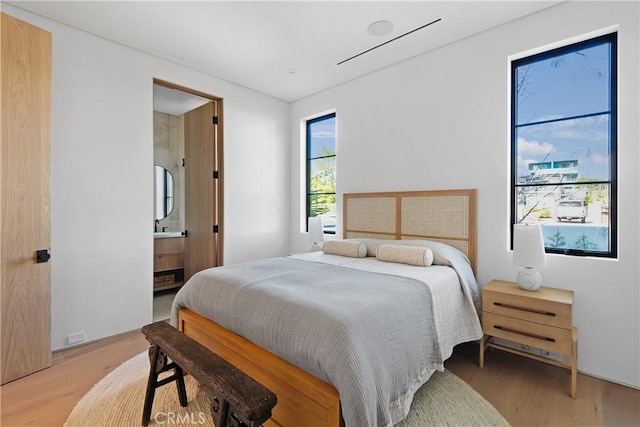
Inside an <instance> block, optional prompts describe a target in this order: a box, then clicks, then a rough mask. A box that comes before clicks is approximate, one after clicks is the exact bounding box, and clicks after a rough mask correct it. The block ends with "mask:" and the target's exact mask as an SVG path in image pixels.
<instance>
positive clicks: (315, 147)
mask: <svg viewBox="0 0 640 427" xmlns="http://www.w3.org/2000/svg"><path fill="white" fill-rule="evenodd" d="M306 134H307V186H306V188H307V217H315V216H320V217H321V218H322V228H323V230H324V232H325V233H327V234H335V226H336V115H335V113H332V114H328V115H326V116H322V117H317V118H315V119H312V120H308V121H307V132H306Z"/></svg>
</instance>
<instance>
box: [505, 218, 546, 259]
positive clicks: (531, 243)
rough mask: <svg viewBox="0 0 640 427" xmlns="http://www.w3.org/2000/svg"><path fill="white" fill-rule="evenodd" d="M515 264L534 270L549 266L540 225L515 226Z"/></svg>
mask: <svg viewBox="0 0 640 427" xmlns="http://www.w3.org/2000/svg"><path fill="white" fill-rule="evenodd" d="M513 264H514V265H518V266H520V267H533V268H536V267H544V266H545V265H547V257H546V256H545V252H544V240H543V237H542V227H540V225H534V224H515V225H514V226H513Z"/></svg>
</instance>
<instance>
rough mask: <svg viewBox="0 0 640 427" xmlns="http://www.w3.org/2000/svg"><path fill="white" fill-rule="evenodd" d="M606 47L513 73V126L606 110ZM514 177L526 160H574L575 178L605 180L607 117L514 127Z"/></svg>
mask: <svg viewBox="0 0 640 427" xmlns="http://www.w3.org/2000/svg"><path fill="white" fill-rule="evenodd" d="M609 78H610V76H609V45H608V44H607V45H600V46H595V47H592V48H589V49H585V50H582V51H579V52H575V53H570V54H567V55H562V56H560V57H554V58H549V59H547V60H544V61H541V62H537V63H534V64H530V65H526V66H524V67H520V68H519V69H518V76H517V79H518V84H519V86H520V88H519V103H518V105H517V124H519V125H520V124H527V123H536V122H546V121H548V120H553V119H562V118H565V117H576V116H581V115H586V114H593V113H598V112H608V111H609ZM517 136H518V175H519V176H522V175H523V174H527V173H528V172H529V170H528V165H529V163H532V162H541V161H553V160H574V159H575V160H578V166H577V169H578V172H579V176H580V177H581V178H585V179H590V180H598V181H600V180H608V179H609V172H610V171H609V114H602V115H596V116H589V117H584V118H577V119H570V120H560V121H555V122H551V123H543V124H539V125H532V126H526V127H520V128H518V135H517Z"/></svg>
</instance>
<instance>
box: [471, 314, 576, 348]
mask: <svg viewBox="0 0 640 427" xmlns="http://www.w3.org/2000/svg"><path fill="white" fill-rule="evenodd" d="M482 330H483V331H484V333H485V334H487V335H491V336H494V337H499V338H504V339H506V340H510V341H515V342H519V343H522V344H527V345H530V346H532V347H538V348H542V349H545V350H549V351H554V352H557V353H561V354H568V355H570V354H571V329H562V328H556V327H553V326H547V325H542V324H540V323H535V322H529V321H526V320H520V319H515V318H513V317H508V316H501V315H499V314H493V313H488V312H486V311H485V312H483V314H482Z"/></svg>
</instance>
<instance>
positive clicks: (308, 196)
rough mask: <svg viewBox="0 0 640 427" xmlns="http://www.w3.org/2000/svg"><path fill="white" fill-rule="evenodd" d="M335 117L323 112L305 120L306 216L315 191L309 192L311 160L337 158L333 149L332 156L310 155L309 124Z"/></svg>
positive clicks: (309, 212) (307, 225)
mask: <svg viewBox="0 0 640 427" xmlns="http://www.w3.org/2000/svg"><path fill="white" fill-rule="evenodd" d="M331 118H333V119H335V118H336V113H335V112H333V113H329V114H324V115H322V116H318V117H314V118H313V119H309V120H307V122H306V128H305V133H306V153H305V158H306V163H305V164H306V168H307V170H306V184H305V198H306V202H305V203H306V218H309V217H310V216H311V196H313V195H314V194H315V193H311V161H312V160H317V159H322V158H330V157H333V158H337V154H336V152H335V150H334V154H333V155H332V156H321V157H310V154H311V126H312V125H313V124H314V123H317V122H321V121H324V120H328V119H331ZM322 194H333V195H335V194H336V193H335V192H333V193H322ZM305 227H306V230H307V231H309V224H308V223H307V224H306V226H305ZM323 233H324V234H335V230H333V231H331V230H324V229H323Z"/></svg>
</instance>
